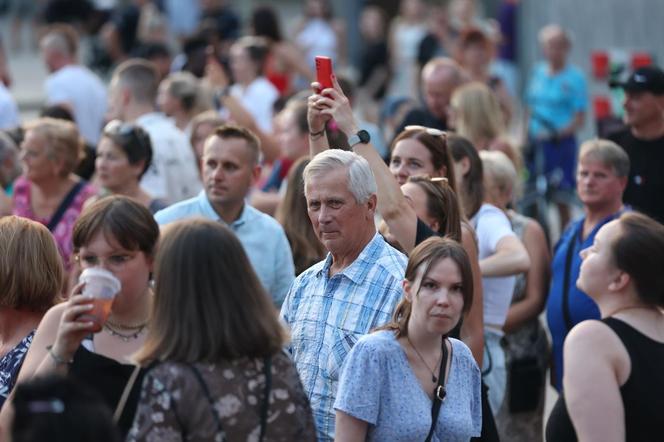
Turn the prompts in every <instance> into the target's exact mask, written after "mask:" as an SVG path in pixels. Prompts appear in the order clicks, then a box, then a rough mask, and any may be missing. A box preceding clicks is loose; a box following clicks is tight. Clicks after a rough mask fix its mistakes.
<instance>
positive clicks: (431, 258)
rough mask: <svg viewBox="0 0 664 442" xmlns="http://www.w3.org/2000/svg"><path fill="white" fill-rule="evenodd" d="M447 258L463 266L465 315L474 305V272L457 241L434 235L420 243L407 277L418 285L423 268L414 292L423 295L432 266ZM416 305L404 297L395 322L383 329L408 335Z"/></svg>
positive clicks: (462, 285)
mask: <svg viewBox="0 0 664 442" xmlns="http://www.w3.org/2000/svg"><path fill="white" fill-rule="evenodd" d="M445 258H450V259H451V260H452V261H454V263H455V264H456V265H457V267H458V268H459V273H461V293H462V296H463V310H462V313H464V314H465V313H467V312H468V311H469V310H470V307H471V306H472V304H473V272H472V270H471V267H470V259H468V254H467V253H466V251H465V250H464V248H463V246H462V245H461V244H459V243H458V242H457V241H454V240H452V239H450V238H440V237H437V236H434V237H431V238H428V239H427V240H425V241H423V242H422V243H420V245H418V246H417V247H415V248H414V249H413V251H412V252H411V253H410V256H409V258H408V265H407V266H406V275H405V279H406V280H408V282H410V283H411V284H412V285H413V286H414V285H415V283H416V279H417V274H418V270H419V269H420V268H422V276H421V277H420V278H419V282H418V286H417V292H416V293H415V294H414V296H419V291H420V284H421V283H422V280H424V278H426V277H427V275H428V274H429V271H430V270H431V267H433V266H434V265H435V264H437V263H438V262H439V261H441V260H443V259H445ZM412 308H413V305H412V303H411V302H410V301H409V300H408V299H406V297H405V296H404V297H403V298H402V299H401V302H399V304H398V305H397V307H396V309H395V310H394V315H393V316H392V322H390V323H389V324H387V325H386V326H384V327H381V328H380V329H382V330H392V331H394V332H395V334H396V336H397V338H400V337H402V336H408V322H409V321H410V315H411V312H412Z"/></svg>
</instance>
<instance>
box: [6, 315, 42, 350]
mask: <svg viewBox="0 0 664 442" xmlns="http://www.w3.org/2000/svg"><path fill="white" fill-rule="evenodd" d="M42 316H43V314H42V313H37V312H31V311H27V310H17V309H13V308H6V307H3V308H0V347H11V348H13V347H15V346H16V344H18V343H19V342H21V339H23V338H24V337H26V336H27V335H28V333H30V332H31V331H32V330H34V329H35V328H37V325H39V321H41V318H42Z"/></svg>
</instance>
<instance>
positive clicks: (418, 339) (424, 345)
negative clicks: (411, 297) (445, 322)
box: [408, 315, 442, 355]
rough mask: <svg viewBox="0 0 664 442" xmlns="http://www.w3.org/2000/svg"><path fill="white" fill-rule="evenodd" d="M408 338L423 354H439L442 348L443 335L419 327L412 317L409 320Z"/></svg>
mask: <svg viewBox="0 0 664 442" xmlns="http://www.w3.org/2000/svg"><path fill="white" fill-rule="evenodd" d="M408 340H409V341H410V344H411V345H413V346H414V347H415V348H416V349H417V351H419V352H420V353H421V354H423V355H425V354H429V355H431V354H438V352H440V349H441V341H442V336H441V335H439V334H432V333H429V332H428V331H426V330H425V329H424V328H423V327H418V326H417V325H416V324H415V323H414V321H413V318H412V315H411V319H410V321H408Z"/></svg>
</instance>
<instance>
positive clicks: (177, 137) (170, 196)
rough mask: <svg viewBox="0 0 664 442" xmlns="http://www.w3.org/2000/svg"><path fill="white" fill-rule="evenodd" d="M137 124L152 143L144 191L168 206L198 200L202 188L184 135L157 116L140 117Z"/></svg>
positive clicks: (170, 123) (192, 152) (168, 120)
mask: <svg viewBox="0 0 664 442" xmlns="http://www.w3.org/2000/svg"><path fill="white" fill-rule="evenodd" d="M136 124H137V125H139V126H141V127H142V128H143V129H145V131H146V132H147V133H148V134H149V135H150V141H151V142H152V164H150V167H149V168H148V170H147V171H146V172H145V175H143V178H141V187H143V188H144V189H145V190H146V191H147V192H148V193H149V194H150V195H152V196H153V197H155V198H159V199H162V200H164V201H166V203H168V204H173V203H176V202H178V201H182V200H185V199H187V198H191V197H193V196H196V195H197V194H198V192H200V190H201V188H202V185H201V180H200V177H199V174H198V167H197V165H196V158H195V157H194V151H193V149H192V148H191V144H189V139H187V136H186V135H185V134H184V132H182V131H181V130H180V129H178V128H177V127H176V126H175V124H173V122H172V121H171V120H170V119H169V118H168V117H166V116H165V115H164V114H161V113H158V112H152V113H149V114H145V115H142V116H140V117H139V118H137V119H136Z"/></svg>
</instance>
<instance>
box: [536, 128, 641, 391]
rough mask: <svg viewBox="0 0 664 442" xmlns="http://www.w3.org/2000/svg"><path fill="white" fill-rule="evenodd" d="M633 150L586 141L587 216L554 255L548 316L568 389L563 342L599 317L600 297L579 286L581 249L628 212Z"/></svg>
mask: <svg viewBox="0 0 664 442" xmlns="http://www.w3.org/2000/svg"><path fill="white" fill-rule="evenodd" d="M629 165H630V162H629V157H628V156H627V153H625V151H624V150H623V149H622V148H621V147H620V146H618V145H617V144H615V143H614V142H612V141H608V140H601V139H595V140H589V141H586V142H585V143H583V145H581V150H580V152H579V167H578V171H577V175H576V188H577V194H578V196H579V199H580V200H581V202H582V203H583V208H584V212H585V216H584V217H583V218H581V219H580V220H578V221H576V222H574V223H572V225H570V227H569V228H568V229H567V230H566V231H565V232H564V233H563V234H562V236H561V238H560V241H559V242H558V244H557V245H556V249H555V251H554V256H553V263H552V267H553V272H552V274H553V280H552V281H551V290H550V291H549V298H548V300H547V305H546V317H547V323H548V325H549V329H550V330H551V338H552V341H553V372H552V383H553V386H554V387H555V388H556V389H557V390H558V391H561V390H562V378H563V342H564V341H565V337H566V336H567V333H569V331H570V330H571V329H572V327H574V326H575V325H576V324H578V323H579V322H581V321H585V320H586V319H599V318H600V314H599V309H598V308H597V305H596V304H595V301H593V300H592V299H590V297H589V296H588V295H586V294H585V293H583V292H582V291H581V290H579V289H578V288H577V287H576V280H577V278H578V277H579V270H580V268H581V256H580V255H579V253H580V252H581V250H583V249H585V248H588V247H591V246H592V245H593V242H594V240H595V234H596V233H597V231H598V230H599V229H600V227H602V226H603V225H604V224H606V223H607V222H609V221H611V220H612V219H614V218H617V217H618V216H619V215H620V214H621V213H622V212H623V211H624V210H625V207H624V206H623V202H622V195H623V192H624V191H625V186H626V185H627V176H628V174H629Z"/></svg>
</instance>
